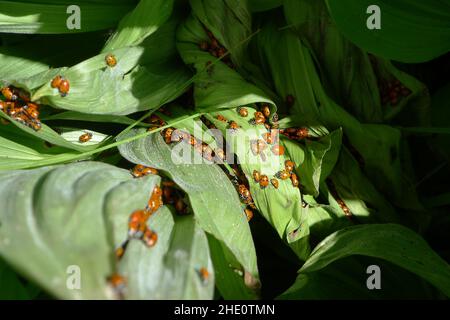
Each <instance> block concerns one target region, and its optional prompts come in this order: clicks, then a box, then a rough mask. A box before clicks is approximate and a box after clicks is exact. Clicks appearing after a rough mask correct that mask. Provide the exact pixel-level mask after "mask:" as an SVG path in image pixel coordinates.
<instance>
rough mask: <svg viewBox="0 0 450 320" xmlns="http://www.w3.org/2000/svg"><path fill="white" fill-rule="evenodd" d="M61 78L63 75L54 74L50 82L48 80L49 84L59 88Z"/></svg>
mask: <svg viewBox="0 0 450 320" xmlns="http://www.w3.org/2000/svg"><path fill="white" fill-rule="evenodd" d="M62 80H63V77H61V76H56V77H54V78H53V80H52V82H50V86H51V87H52V88H59V86H60V85H61V81H62Z"/></svg>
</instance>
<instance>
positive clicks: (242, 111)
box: [237, 107, 248, 118]
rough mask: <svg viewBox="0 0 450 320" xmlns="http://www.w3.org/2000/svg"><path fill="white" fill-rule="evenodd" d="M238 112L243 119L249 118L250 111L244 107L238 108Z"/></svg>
mask: <svg viewBox="0 0 450 320" xmlns="http://www.w3.org/2000/svg"><path fill="white" fill-rule="evenodd" d="M237 112H238V113H239V115H240V116H241V117H243V118H245V117H247V116H248V110H247V108H244V107H238V108H237Z"/></svg>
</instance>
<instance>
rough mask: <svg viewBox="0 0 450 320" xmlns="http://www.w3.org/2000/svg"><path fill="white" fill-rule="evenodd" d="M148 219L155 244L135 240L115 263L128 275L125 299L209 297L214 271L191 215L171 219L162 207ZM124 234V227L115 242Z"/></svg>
mask: <svg viewBox="0 0 450 320" xmlns="http://www.w3.org/2000/svg"><path fill="white" fill-rule="evenodd" d="M111 210H112V211H113V210H114V209H113V208H112V207H111ZM111 214H112V216H113V217H114V213H113V212H111ZM149 223H150V225H151V228H152V229H155V230H157V232H158V235H159V236H158V242H157V245H156V246H155V247H154V248H152V249H151V250H149V249H148V248H146V247H145V246H143V245H142V243H139V242H137V241H136V242H132V243H130V244H129V245H128V247H127V250H126V252H125V255H124V256H123V258H122V259H121V261H120V262H119V265H118V269H119V272H120V273H121V274H124V276H125V277H126V278H127V295H126V296H127V299H149V300H173V299H183V300H184V299H190V300H192V299H201V300H206V299H212V297H213V293H214V273H213V268H212V262H211V259H210V257H209V248H208V242H207V239H206V235H205V233H204V231H203V230H201V229H200V227H199V226H198V224H197V223H196V222H195V220H194V219H193V217H192V216H186V217H175V220H174V218H173V217H172V215H171V213H170V211H169V209H167V207H163V209H160V210H159V211H158V213H157V214H156V215H155V216H153V217H152V218H151V219H150V221H149ZM121 225H126V221H122V222H121ZM122 229H123V228H122ZM123 235H126V230H124V232H122V233H121V234H120V235H119V237H116V239H115V243H117V244H120V241H122V240H124V239H123V237H120V236H123ZM201 268H206V269H207V270H208V272H209V273H210V276H209V278H208V279H207V281H205V282H204V281H203V279H202V277H201V276H200V273H199V270H200V269H201Z"/></svg>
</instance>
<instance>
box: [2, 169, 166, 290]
mask: <svg viewBox="0 0 450 320" xmlns="http://www.w3.org/2000/svg"><path fill="white" fill-rule="evenodd" d="M0 175H1V179H0V180H1V181H0V198H1V201H2V203H3V210H2V211H1V212H0V222H1V227H0V255H1V256H2V257H3V258H4V259H5V260H6V261H7V262H8V263H10V264H11V265H12V266H13V267H14V268H15V269H16V270H18V271H19V272H20V273H21V274H23V275H24V276H25V277H27V278H29V279H31V280H33V281H34V282H36V283H38V284H39V285H40V286H41V287H42V288H43V289H45V290H46V291H48V292H49V293H51V294H53V295H54V296H56V297H58V298H64V299H105V298H111V297H113V296H112V295H111V293H112V292H111V290H110V289H108V288H109V286H108V284H107V281H106V279H107V277H108V276H110V275H111V274H112V273H113V272H114V271H115V270H114V249H115V247H114V244H113V243H112V242H111V237H112V235H113V234H115V232H118V233H121V232H123V233H124V236H126V232H127V231H126V229H127V224H126V221H127V219H128V217H129V215H130V214H131V212H132V211H134V210H136V209H140V208H143V207H145V205H146V203H147V201H148V198H149V195H150V192H151V190H153V186H154V185H155V184H156V183H158V182H159V178H158V177H156V176H149V177H145V178H142V179H133V178H132V176H131V175H130V173H129V172H128V171H127V170H123V169H118V168H115V167H113V166H110V165H106V164H102V163H98V162H80V163H76V164H70V165H64V166H56V167H44V168H39V169H35V170H28V171H10V172H6V173H1V174H0ZM117 190H120V193H119V192H117ZM113 194H114V195H116V196H114V197H113V196H112V195H113ZM118 194H120V195H121V196H122V197H121V198H120V202H119V199H118V197H117V195H118ZM118 204H120V205H118ZM112 208H114V217H118V216H119V215H120V217H121V219H122V221H124V223H123V224H121V225H120V229H114V228H113V226H112V225H111V223H110V221H111V219H112V218H111V209H112ZM123 209H126V210H123ZM157 215H158V213H155V216H157ZM156 231H157V232H158V231H159V230H156ZM142 245H143V244H142ZM157 245H158V244H157ZM157 245H156V246H157ZM148 250H151V249H149V248H148ZM30 262H32V263H30ZM69 266H78V267H79V268H80V271H81V288H80V290H70V289H69V288H68V287H67V286H66V281H67V280H68V276H69V275H70V274H68V273H67V270H68V268H69ZM70 272H73V271H70Z"/></svg>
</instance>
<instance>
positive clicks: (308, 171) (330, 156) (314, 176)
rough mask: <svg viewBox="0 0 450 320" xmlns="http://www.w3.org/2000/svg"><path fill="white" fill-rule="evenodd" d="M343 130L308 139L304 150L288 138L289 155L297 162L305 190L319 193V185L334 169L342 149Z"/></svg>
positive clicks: (286, 143) (313, 193)
mask: <svg viewBox="0 0 450 320" xmlns="http://www.w3.org/2000/svg"><path fill="white" fill-rule="evenodd" d="M341 141H342V130H336V131H333V132H332V133H330V134H329V135H327V136H324V137H322V138H321V139H320V140H318V141H309V140H307V141H306V144H305V148H304V150H303V152H299V150H300V148H299V146H298V145H296V144H295V143H293V142H291V141H289V140H287V139H286V141H285V142H284V143H285V146H286V149H287V152H288V154H289V157H290V158H291V159H292V160H293V161H294V162H295V163H296V165H297V167H298V174H299V177H300V181H301V184H302V186H303V187H304V192H305V193H308V194H312V195H314V196H317V195H319V186H320V184H321V183H322V182H323V181H325V179H326V178H327V177H328V176H329V175H330V173H331V171H332V170H333V168H334V166H335V164H336V162H337V160H338V157H339V151H340V149H341Z"/></svg>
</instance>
